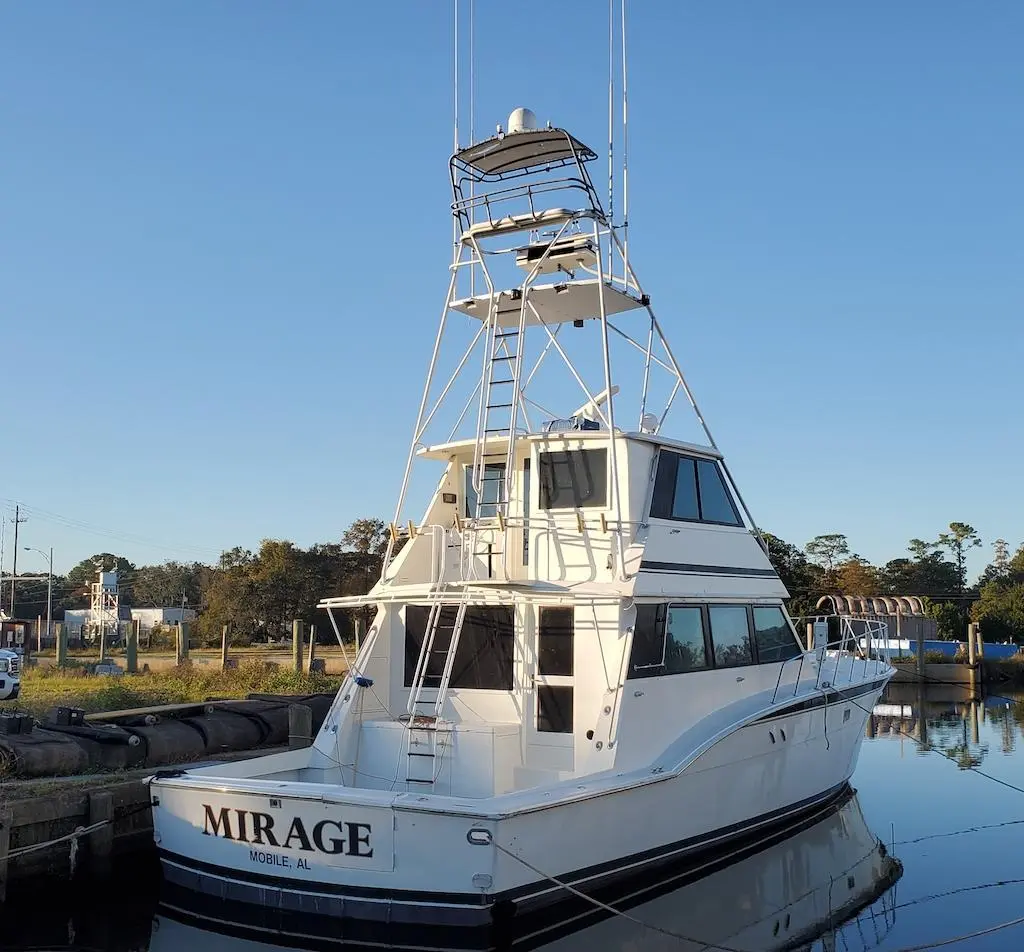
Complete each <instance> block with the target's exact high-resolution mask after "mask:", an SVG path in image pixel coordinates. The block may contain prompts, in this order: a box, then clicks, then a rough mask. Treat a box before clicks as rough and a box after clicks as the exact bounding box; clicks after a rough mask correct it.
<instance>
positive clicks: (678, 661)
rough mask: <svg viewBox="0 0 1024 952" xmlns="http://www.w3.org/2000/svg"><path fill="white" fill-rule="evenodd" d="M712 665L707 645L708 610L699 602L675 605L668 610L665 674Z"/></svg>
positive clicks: (679, 672) (696, 669)
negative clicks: (702, 608)
mask: <svg viewBox="0 0 1024 952" xmlns="http://www.w3.org/2000/svg"><path fill="white" fill-rule="evenodd" d="M707 666H708V658H707V653H706V650H705V647H704V613H703V612H702V611H701V610H700V607H699V606H697V605H686V606H683V605H675V606H671V607H670V608H669V610H668V625H667V627H666V633H665V670H664V672H663V673H664V674H682V673H683V672H684V671H699V670H700V669H701V668H706V667H707Z"/></svg>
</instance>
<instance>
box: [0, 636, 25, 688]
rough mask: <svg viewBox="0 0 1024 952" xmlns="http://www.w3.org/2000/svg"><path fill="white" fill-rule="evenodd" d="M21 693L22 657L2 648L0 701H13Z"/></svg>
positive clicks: (0, 656) (0, 657) (0, 651)
mask: <svg viewBox="0 0 1024 952" xmlns="http://www.w3.org/2000/svg"><path fill="white" fill-rule="evenodd" d="M20 691H21V656H20V655H19V654H18V653H17V652H16V651H8V650H7V649H6V648H0V701H13V700H14V699H15V698H16V697H17V696H18V694H19V693H20Z"/></svg>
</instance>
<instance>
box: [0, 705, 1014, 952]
mask: <svg viewBox="0 0 1024 952" xmlns="http://www.w3.org/2000/svg"><path fill="white" fill-rule="evenodd" d="M1021 697H1022V698H1024V695H1022V696H1021ZM876 711H877V713H876V715H875V716H874V718H873V730H872V731H870V732H869V733H873V735H874V736H873V737H871V736H869V737H868V738H867V739H866V740H865V742H864V747H863V749H862V753H861V758H860V763H859V766H858V769H857V773H856V774H855V776H854V786H855V788H856V791H857V793H856V796H855V797H854V798H853V799H852V800H850V801H849V802H847V803H846V804H844V805H843V806H842V807H841V808H840V809H839V810H838V811H836V812H833V813H832V814H831V815H830V816H827V817H825V818H821V819H818V820H817V821H815V822H813V823H809V824H807V825H806V827H805V828H804V829H802V830H800V831H797V832H795V833H793V834H792V835H788V836H787V837H785V838H783V839H782V840H781V841H780V842H776V843H773V844H772V845H770V846H768V847H767V848H764V849H762V850H760V851H759V852H757V853H756V854H754V855H748V856H745V857H741V858H739V859H737V860H736V861H734V862H732V863H730V864H729V865H727V866H725V867H724V868H718V869H714V870H712V871H710V872H708V873H707V874H706V875H704V876H702V877H701V878H698V879H696V881H693V878H692V877H691V880H690V881H688V882H687V883H686V884H685V885H682V886H680V885H678V884H668V885H666V886H665V887H663V889H662V890H661V892H660V894H654V895H653V898H652V897H651V896H648V897H646V899H645V901H642V902H640V903H638V904H635V905H631V906H629V908H628V913H629V916H631V917H632V918H631V919H623V918H614V919H604V920H602V921H597V922H594V921H593V920H591V921H590V922H589V923H587V922H581V923H577V924H576V926H575V927H574V929H573V931H570V932H568V934H564V935H561V936H559V937H557V938H555V939H554V941H549V942H547V944H542V945H540V946H537V945H536V944H535V943H534V944H533V945H534V947H540V948H544V949H546V950H548V952H570V950H586V952H597V950H602V949H611V950H618V952H655V950H657V952H661V950H676V949H684V950H690V949H701V948H716V947H717V948H723V949H731V950H740V949H742V950H760V949H807V950H821V952H846V950H862V949H876V948H877V949H881V950H906V949H909V948H926V947H930V946H931V945H932V944H934V943H936V942H940V941H942V940H944V939H948V938H950V937H953V936H957V935H964V934H967V933H972V932H977V931H980V930H985V929H989V928H991V927H992V926H995V925H997V924H999V923H1004V922H1007V921H1009V920H1013V919H1015V918H1016V917H1018V916H1024V793H1022V792H1019V791H1017V790H1014V789H1011V788H1010V787H1008V786H1005V785H1004V784H1001V783H999V782H997V781H1004V782H1005V783H1009V784H1013V785H1015V786H1018V787H1021V788H1022V789H1024V736H1022V725H1024V703H1016V702H1015V701H1013V700H1011V699H1009V698H997V697H991V696H989V697H987V698H986V699H985V700H983V701H971V700H969V699H968V695H967V694H966V692H965V691H963V690H961V689H959V688H954V687H949V688H940V689H936V688H930V689H929V690H928V692H927V693H925V694H919V693H918V691H917V689H916V688H914V687H912V686H904V685H892V686H890V689H889V691H888V693H887V695H886V697H885V698H883V702H882V703H881V704H880V706H879V707H878V708H877V709H876ZM922 712H923V715H924V716H923V718H922V716H921V715H922ZM922 733H923V735H924V741H925V746H924V747H923V748H922V746H921V745H920V743H919V742H918V741H917V740H916V739H914V738H920V737H921V735H922ZM907 735H913V736H912V737H908V736H907ZM1018 748H1020V750H1018ZM972 768H973V769H972ZM979 771H983V772H984V773H986V774H989V775H990V777H991V778H996V779H991V778H990V777H986V776H983V775H982V774H981V773H980V772H979ZM997 824H998V825H997ZM880 841H881V845H880ZM121 872H122V876H121V877H120V878H119V879H118V880H116V881H115V882H113V883H111V884H109V885H108V886H106V887H104V888H103V889H102V891H101V892H100V895H98V896H97V895H94V894H90V895H89V896H88V897H86V896H85V895H84V893H83V892H82V891H81V889H80V887H76V889H75V890H72V889H71V887H67V886H65V887H60V888H55V887H49V888H47V889H46V890H43V889H42V888H35V889H33V890H30V891H28V892H25V891H24V890H19V891H18V893H17V894H16V895H14V896H12V898H11V900H10V901H9V903H8V906H7V907H6V909H4V910H2V912H3V914H2V915H0V949H4V950H17V949H21V950H28V949H33V950H39V949H76V950H81V952H85V950H90V952H93V950H109V952H115V950H116V952H128V950H139V952H142V950H146V952H173V950H188V952H272V950H275V949H278V948H279V947H278V946H276V945H274V944H272V942H271V943H269V944H268V943H263V942H254V941H251V940H249V939H243V938H238V937H235V936H233V935H228V934H220V933H218V932H216V931H212V930H211V929H210V928H209V927H203V926H201V925H198V924H196V923H195V922H182V921H179V919H178V918H176V917H175V916H174V915H171V914H168V911H167V910H166V909H165V908H162V907H161V906H160V896H159V882H158V880H156V879H155V878H153V877H152V876H147V875H146V871H145V870H141V871H137V870H122V871H121ZM950 947H951V948H954V949H984V950H994V949H1007V950H1010V949H1014V950H1016V949H1022V948H1024V925H1020V926H1016V927H1011V928H1007V929H1002V930H1000V931H996V932H990V933H989V934H987V935H983V936H977V937H974V938H971V939H968V940H966V941H963V942H960V943H957V944H956V945H954V946H950Z"/></svg>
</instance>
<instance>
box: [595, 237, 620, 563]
mask: <svg viewBox="0 0 1024 952" xmlns="http://www.w3.org/2000/svg"><path fill="white" fill-rule="evenodd" d="M609 231H610V229H609ZM594 243H595V245H596V246H597V256H596V257H597V300H598V305H599V309H600V318H601V357H602V360H603V363H604V387H605V390H604V392H605V393H607V394H608V409H607V414H606V416H607V418H608V461H609V464H610V465H611V470H612V512H613V513H614V515H615V545H616V559H615V562H616V573H615V574H616V577H617V578H619V579H620V580H624V579H625V577H626V550H625V548H624V546H623V544H622V503H621V499H620V494H619V466H618V458H617V455H616V452H615V394H614V392H613V391H612V362H611V353H610V351H609V348H608V314H607V308H606V305H605V299H604V295H605V286H604V270H603V268H602V267H601V239H600V236H599V233H598V223H597V222H596V221H595V222H594ZM610 244H611V241H609V245H610Z"/></svg>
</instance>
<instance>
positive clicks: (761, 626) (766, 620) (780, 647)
mask: <svg viewBox="0 0 1024 952" xmlns="http://www.w3.org/2000/svg"><path fill="white" fill-rule="evenodd" d="M754 639H755V640H756V641H757V659H758V661H760V662H761V664H771V663H772V662H773V661H785V660H787V659H788V658H795V657H796V656H797V655H798V654H800V646H799V645H798V644H797V643H796V638H794V637H793V629H792V628H790V627H789V623H788V622H787V621H786V616H785V615H784V614H783V613H782V609H781V608H779V607H778V606H777V605H767V606H757V607H755V608H754Z"/></svg>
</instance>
